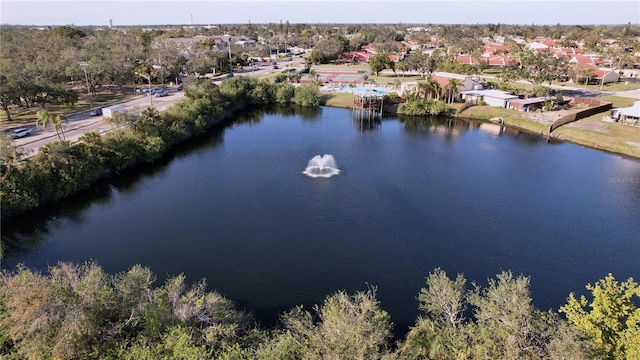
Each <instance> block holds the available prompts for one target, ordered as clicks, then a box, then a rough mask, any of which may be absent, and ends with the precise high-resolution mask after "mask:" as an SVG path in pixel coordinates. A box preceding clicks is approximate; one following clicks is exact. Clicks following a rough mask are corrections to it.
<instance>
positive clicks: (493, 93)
mask: <svg viewBox="0 0 640 360" xmlns="http://www.w3.org/2000/svg"><path fill="white" fill-rule="evenodd" d="M460 94H465V95H472V96H488V97H492V98H498V99H516V98H517V96H516V95H513V94H511V93H508V92H506V91H500V90H486V89H478V90H464V91H460Z"/></svg>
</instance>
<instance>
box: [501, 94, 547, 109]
mask: <svg viewBox="0 0 640 360" xmlns="http://www.w3.org/2000/svg"><path fill="white" fill-rule="evenodd" d="M547 100H549V99H548V98H546V97H530V98H526V99H511V100H509V104H508V106H507V108H509V109H513V110H518V111H535V110H538V109H542V108H544V103H545V102H546V101H547Z"/></svg>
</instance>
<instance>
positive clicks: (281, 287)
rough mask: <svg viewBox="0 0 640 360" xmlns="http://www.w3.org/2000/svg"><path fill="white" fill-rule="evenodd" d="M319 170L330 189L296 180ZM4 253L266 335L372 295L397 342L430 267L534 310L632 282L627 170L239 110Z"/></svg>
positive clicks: (53, 210)
mask: <svg viewBox="0 0 640 360" xmlns="http://www.w3.org/2000/svg"><path fill="white" fill-rule="evenodd" d="M324 154H328V155H331V156H332V157H333V158H334V159H335V161H336V163H337V167H338V169H339V170H340V173H339V174H337V175H335V176H331V177H328V178H313V177H310V176H307V175H305V174H303V171H304V170H305V168H306V167H307V164H308V162H309V161H310V160H311V159H312V158H313V157H314V156H316V155H324ZM2 237H3V239H4V240H5V241H6V242H7V243H8V254H7V257H6V258H5V259H4V260H3V263H2V267H3V268H13V267H15V266H16V265H17V264H18V263H24V264H25V265H27V266H29V267H33V268H37V269H43V270H44V269H46V268H47V266H49V265H54V264H56V263H57V262H58V261H73V262H83V261H87V260H95V261H97V262H98V263H99V264H100V265H101V266H103V267H104V269H105V270H106V271H107V272H110V273H116V272H120V271H125V270H127V269H128V268H130V267H131V266H133V265H135V264H141V265H143V266H148V267H150V268H151V269H152V270H153V271H154V272H155V273H156V274H157V275H158V281H159V282H162V281H163V279H164V278H165V277H166V276H167V275H177V274H180V273H184V274H185V275H186V276H187V277H188V279H189V280H190V281H192V282H196V281H198V280H199V279H200V278H203V277H204V278H206V279H207V282H208V284H209V289H215V290H217V291H219V292H220V293H222V294H223V295H224V296H226V297H228V298H230V299H231V300H233V301H235V302H236V303H237V304H238V306H239V307H242V308H247V309H249V310H252V311H254V313H255V314H256V316H257V317H258V319H259V320H261V321H262V322H263V323H265V324H273V323H274V322H275V321H276V320H277V314H278V313H281V312H283V311H285V310H288V309H290V308H292V307H293V306H295V305H298V304H304V305H305V306H311V305H313V304H317V303H320V302H321V301H322V300H323V299H324V297H325V296H327V295H329V294H331V293H333V292H335V291H337V290H347V291H350V292H353V291H357V290H366V289H367V287H368V286H377V288H378V290H377V295H378V299H379V300H380V301H381V306H382V308H384V309H385V310H387V311H388V312H389V313H390V314H391V317H392V320H393V321H394V323H396V330H397V331H400V332H402V333H404V332H405V331H406V327H407V326H409V325H411V324H412V323H413V321H414V319H415V318H416V315H417V314H418V308H417V305H418V304H417V301H416V296H417V294H418V292H419V290H420V288H421V287H422V286H424V279H425V277H426V276H427V275H428V273H429V272H430V271H433V269H434V268H436V267H441V268H442V269H444V270H445V271H446V272H447V273H448V274H449V276H455V274H456V273H463V274H464V275H465V277H466V278H467V279H468V281H469V282H471V281H475V282H477V283H478V284H480V285H484V284H486V282H487V281H486V280H487V278H489V277H494V276H495V275H496V274H497V273H499V272H500V271H502V270H511V271H513V272H514V273H515V274H524V275H527V276H530V277H531V293H532V297H533V301H534V304H535V305H536V306H538V307H539V308H541V309H543V310H547V309H550V308H553V309H555V310H557V309H558V307H559V306H560V305H562V304H564V302H565V299H566V297H567V296H568V294H569V293H570V292H572V291H574V292H577V293H584V292H585V289H584V286H585V285H586V284H587V283H594V282H595V281H597V280H598V279H601V278H603V277H605V276H606V275H607V273H612V274H613V275H614V276H615V277H616V279H618V280H625V279H627V278H628V277H630V276H633V277H635V278H636V279H638V278H640V262H639V260H638V259H640V241H639V240H640V161H638V160H634V159H629V158H625V157H622V156H618V155H614V154H609V153H605V152H601V151H596V150H593V149H588V148H583V147H580V146H577V145H573V144H569V143H548V142H547V141H545V139H543V138H540V137H537V136H534V135H530V134H526V133H521V132H518V131H517V130H513V129H505V128H500V127H499V126H497V125H493V124H482V123H479V122H465V121H462V120H453V119H448V120H430V119H425V118H418V119H401V120H399V119H397V118H384V119H383V120H382V121H381V122H372V121H368V120H366V121H364V122H362V121H360V120H358V119H357V118H356V116H355V113H352V112H351V111H349V110H344V109H334V108H320V109H319V110H318V111H308V110H307V111H305V112H302V113H300V112H295V111H292V110H290V109H289V110H286V111H284V112H282V111H277V110H269V111H264V112H263V111H254V112H248V114H247V115H246V116H243V117H241V118H239V119H238V121H237V122H235V123H234V124H233V125H230V126H227V127H225V128H224V129H219V130H216V131H212V132H211V133H209V134H208V135H207V136H205V137H203V138H200V139H197V140H196V141H194V143H192V144H189V145H188V146H184V147H181V148H180V149H178V150H177V153H176V154H175V155H172V156H171V158H169V159H165V160H163V161H161V162H160V163H158V164H154V165H152V166H146V167H144V168H142V169H137V170H136V171H135V172H127V173H124V174H122V175H121V176H120V177H118V178H117V179H113V180H110V181H109V182H103V183H101V184H99V185H98V186H96V187H95V188H93V189H91V190H90V191H87V192H85V193H83V194H80V195H78V196H75V197H73V198H71V199H68V200H65V201H63V202H60V203H59V204H55V205H52V206H48V207H46V208H43V209H40V210H38V211H36V212H32V213H29V214H25V215H24V216H22V217H20V218H17V219H15V220H13V221H12V222H11V223H9V224H3V229H2Z"/></svg>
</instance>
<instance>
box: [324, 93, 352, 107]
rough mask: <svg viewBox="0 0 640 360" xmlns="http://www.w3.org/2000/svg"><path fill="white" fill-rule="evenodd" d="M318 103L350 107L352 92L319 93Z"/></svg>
mask: <svg viewBox="0 0 640 360" xmlns="http://www.w3.org/2000/svg"><path fill="white" fill-rule="evenodd" d="M320 104H322V105H326V106H332V107H339V108H346V109H350V108H352V107H353V94H349V93H320Z"/></svg>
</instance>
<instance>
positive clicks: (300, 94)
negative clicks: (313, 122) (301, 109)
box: [294, 84, 320, 107]
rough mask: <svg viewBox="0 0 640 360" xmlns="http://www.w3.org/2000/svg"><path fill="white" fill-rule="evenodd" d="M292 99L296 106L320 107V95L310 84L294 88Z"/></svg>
mask: <svg viewBox="0 0 640 360" xmlns="http://www.w3.org/2000/svg"><path fill="white" fill-rule="evenodd" d="M294 99H295V102H296V104H297V105H300V106H309V107H318V106H320V95H319V93H318V88H316V87H315V86H314V85H311V84H303V85H300V86H298V87H297V88H296V90H295V95H294Z"/></svg>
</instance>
